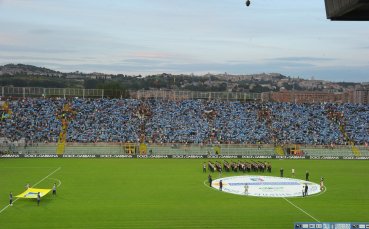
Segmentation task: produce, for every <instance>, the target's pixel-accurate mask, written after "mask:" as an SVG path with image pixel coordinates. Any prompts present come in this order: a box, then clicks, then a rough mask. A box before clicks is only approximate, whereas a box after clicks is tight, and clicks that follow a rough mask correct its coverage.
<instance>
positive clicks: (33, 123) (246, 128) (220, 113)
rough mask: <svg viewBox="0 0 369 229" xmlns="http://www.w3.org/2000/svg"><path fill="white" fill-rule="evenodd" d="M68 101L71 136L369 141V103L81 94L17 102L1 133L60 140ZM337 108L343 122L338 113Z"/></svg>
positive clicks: (35, 139)
mask: <svg viewBox="0 0 369 229" xmlns="http://www.w3.org/2000/svg"><path fill="white" fill-rule="evenodd" d="M66 103H69V104H70V107H71V109H72V110H73V112H74V113H73V116H72V118H71V119H70V120H68V129H67V136H66V140H67V141H68V142H138V141H140V140H142V136H144V139H145V141H146V142H154V143H204V144H206V143H237V144H239V143H240V144H258V143H260V144H285V143H297V144H312V145H313V144H317V145H331V144H337V145H343V144H348V141H349V140H352V141H354V142H355V143H356V144H365V143H368V142H369V106H368V105H354V104H342V105H336V104H290V103H254V102H249V103H242V102H238V101H233V102H230V101H214V100H213V101H204V100H183V101H163V100H146V101H142V100H135V99H78V98H75V99H71V100H65V99H60V98H54V99H40V98H26V99H16V100H9V106H10V109H11V110H12V115H11V117H10V118H5V119H2V120H1V122H0V138H1V137H3V138H4V137H5V138H7V139H8V140H9V141H18V140H20V139H24V140H25V142H26V143H37V142H57V141H58V137H59V133H60V130H61V123H62V122H61V119H60V114H61V112H62V109H63V105H64V104H66ZM143 105H144V106H143ZM332 110H334V112H337V113H339V114H340V117H341V118H340V119H339V120H336V119H333V118H330V117H331V116H329V114H328V113H329V112H332ZM63 115H65V114H63ZM342 127H343V129H342ZM340 128H341V129H340ZM343 131H346V133H347V136H348V138H347V137H346V136H344V133H343Z"/></svg>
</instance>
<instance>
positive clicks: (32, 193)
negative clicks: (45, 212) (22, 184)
mask: <svg viewBox="0 0 369 229" xmlns="http://www.w3.org/2000/svg"><path fill="white" fill-rule="evenodd" d="M50 191H51V189H39V188H28V189H27V190H26V191H24V192H23V193H21V194H19V195H17V196H16V197H18V198H29V199H32V198H37V193H40V196H41V197H43V196H45V195H46V194H48V193H49V192H50Z"/></svg>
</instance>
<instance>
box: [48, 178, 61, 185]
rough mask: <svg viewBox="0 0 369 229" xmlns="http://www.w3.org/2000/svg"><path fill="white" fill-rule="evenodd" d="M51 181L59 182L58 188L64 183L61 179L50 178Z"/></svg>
mask: <svg viewBox="0 0 369 229" xmlns="http://www.w3.org/2000/svg"><path fill="white" fill-rule="evenodd" d="M49 180H54V181H57V182H58V187H59V186H60V185H61V184H62V182H61V181H60V180H59V179H55V178H49Z"/></svg>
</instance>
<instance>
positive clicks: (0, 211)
mask: <svg viewBox="0 0 369 229" xmlns="http://www.w3.org/2000/svg"><path fill="white" fill-rule="evenodd" d="M60 169H61V167H59V168H57V169H55V170H54V171H52V172H51V173H50V174H49V175H47V176H46V177H44V178H42V179H41V180H40V181H39V182H37V183H36V184H34V185H33V186H32V187H34V186H36V185H38V184H39V183H41V182H42V181H44V180H46V179H47V178H48V177H49V176H51V175H53V174H54V173H56V172H57V171H59V170H60ZM18 199H19V197H18V198H17V199H15V200H14V201H13V203H15V201H17V200H18ZM9 206H10V204H8V205H6V206H5V207H4V208H3V209H1V210H0V214H1V213H2V212H3V211H5V210H6V209H7V208H8V207H9Z"/></svg>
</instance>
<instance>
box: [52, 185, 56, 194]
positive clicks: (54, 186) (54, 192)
mask: <svg viewBox="0 0 369 229" xmlns="http://www.w3.org/2000/svg"><path fill="white" fill-rule="evenodd" d="M53 196H56V183H54V185H53Z"/></svg>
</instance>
